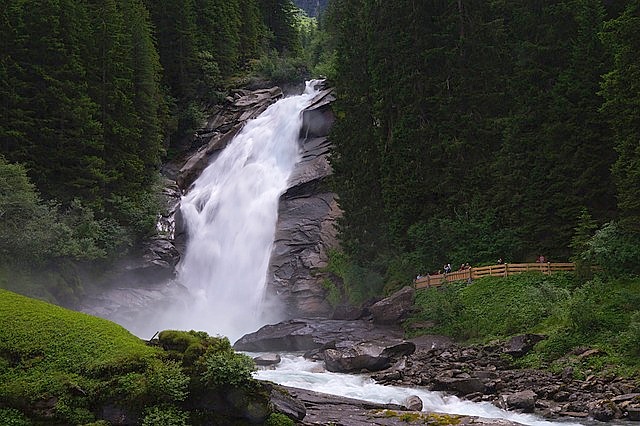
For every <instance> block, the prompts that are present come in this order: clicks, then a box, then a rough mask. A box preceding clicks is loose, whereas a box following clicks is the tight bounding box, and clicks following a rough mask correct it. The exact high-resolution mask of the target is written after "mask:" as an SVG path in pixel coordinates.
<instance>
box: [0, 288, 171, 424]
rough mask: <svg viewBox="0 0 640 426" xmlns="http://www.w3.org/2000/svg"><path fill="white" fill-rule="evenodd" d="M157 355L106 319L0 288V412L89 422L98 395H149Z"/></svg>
mask: <svg viewBox="0 0 640 426" xmlns="http://www.w3.org/2000/svg"><path fill="white" fill-rule="evenodd" d="M160 353H161V352H160V350H159V349H157V348H152V347H149V346H147V345H146V344H145V343H144V342H143V341H142V340H140V339H138V338H137V337H135V336H133V335H132V334H131V333H129V332H128V331H127V330H125V329H124V328H122V327H121V326H119V325H116V324H114V323H111V322H109V321H106V320H103V319H100V318H96V317H92V316H90V315H86V314H82V313H78V312H73V311H69V310H67V309H64V308H60V307H58V306H55V305H51V304H49V303H46V302H43V301H39V300H34V299H30V298H27V297H24V296H21V295H18V294H15V293H12V292H9V291H5V290H0V407H1V406H10V407H12V408H14V409H17V410H22V411H25V412H27V411H28V412H30V414H31V415H34V416H35V417H37V416H39V415H41V416H42V417H45V418H47V419H49V420H52V421H58V422H61V423H64V422H68V423H70V424H77V423H83V422H89V421H92V420H93V419H94V417H93V415H92V413H91V408H92V405H93V404H95V403H96V402H98V400H99V399H100V398H105V399H108V398H118V397H119V398H123V397H129V396H133V395H134V394H135V395H144V394H149V393H150V387H151V386H150V384H149V379H150V378H151V377H152V376H153V375H154V374H155V373H159V372H160V371H161V370H163V368H164V364H163V363H162V361H161V360H160V359H159V355H160ZM125 382H126V383H125ZM156 393H158V392H157V390H156ZM34 407H42V410H41V411H42V413H38V412H37V410H35V411H34Z"/></svg>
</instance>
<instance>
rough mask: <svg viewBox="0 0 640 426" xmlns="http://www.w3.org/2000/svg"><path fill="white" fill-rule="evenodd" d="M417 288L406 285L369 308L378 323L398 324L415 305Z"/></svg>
mask: <svg viewBox="0 0 640 426" xmlns="http://www.w3.org/2000/svg"><path fill="white" fill-rule="evenodd" d="M414 296H415V289H414V288H413V287H410V286H406V287H404V288H402V289H401V290H398V291H397V292H395V293H394V294H392V295H391V296H389V297H387V298H385V299H382V300H380V301H379V302H376V303H375V304H374V305H373V306H371V307H370V308H369V310H370V311H371V314H372V315H373V321H374V322H375V323H377V324H397V323H398V322H399V321H400V320H402V319H403V318H405V317H406V316H407V315H408V314H409V313H410V310H411V308H412V307H413V299H414Z"/></svg>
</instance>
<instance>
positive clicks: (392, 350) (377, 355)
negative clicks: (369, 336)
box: [324, 342, 416, 373]
mask: <svg viewBox="0 0 640 426" xmlns="http://www.w3.org/2000/svg"><path fill="white" fill-rule="evenodd" d="M415 349H416V346H415V345H414V344H413V343H411V342H402V343H399V344H396V345H391V346H387V345H384V344H383V343H381V342H361V343H358V344H356V345H353V346H350V347H347V348H338V349H327V350H325V351H324V363H325V367H326V368H327V370H329V371H332V372H337V373H351V372H354V371H362V370H366V371H380V370H384V369H386V368H389V367H390V366H391V365H392V364H393V363H394V362H396V361H397V360H399V359H400V358H401V357H402V356H406V355H411V354H412V353H413V352H415Z"/></svg>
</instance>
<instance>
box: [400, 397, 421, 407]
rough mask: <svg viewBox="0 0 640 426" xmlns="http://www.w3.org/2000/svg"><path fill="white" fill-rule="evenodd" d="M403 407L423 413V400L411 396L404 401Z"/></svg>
mask: <svg viewBox="0 0 640 426" xmlns="http://www.w3.org/2000/svg"><path fill="white" fill-rule="evenodd" d="M403 405H404V406H405V407H407V409H408V410H410V411H422V406H423V404H422V400H421V399H420V397H419V396H416V395H411V396H410V397H408V398H407V399H405V400H404V403H403Z"/></svg>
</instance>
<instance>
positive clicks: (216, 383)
mask: <svg viewBox="0 0 640 426" xmlns="http://www.w3.org/2000/svg"><path fill="white" fill-rule="evenodd" d="M202 363H203V366H204V372H203V374H202V381H203V382H204V384H205V385H206V386H208V387H211V388H220V387H225V386H235V387H248V386H249V385H251V384H253V377H252V374H253V372H254V371H255V369H256V367H255V364H254V362H253V359H252V358H250V357H248V356H247V355H244V354H239V353H235V352H226V351H224V352H213V351H211V352H208V353H207V354H205V355H204V357H203V361H202Z"/></svg>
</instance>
